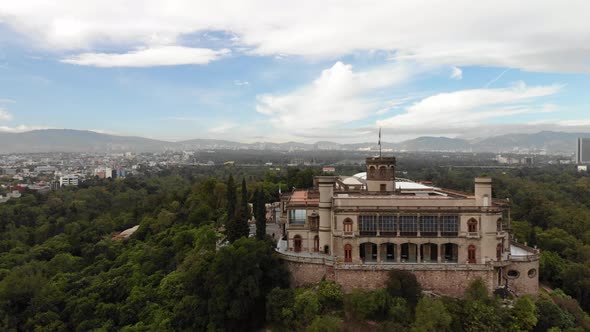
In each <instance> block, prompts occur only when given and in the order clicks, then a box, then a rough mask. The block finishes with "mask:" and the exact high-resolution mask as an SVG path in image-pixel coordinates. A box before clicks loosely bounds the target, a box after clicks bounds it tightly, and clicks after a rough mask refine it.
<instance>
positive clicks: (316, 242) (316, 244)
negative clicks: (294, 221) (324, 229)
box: [313, 235, 320, 252]
mask: <svg viewBox="0 0 590 332" xmlns="http://www.w3.org/2000/svg"><path fill="white" fill-rule="evenodd" d="M313 251H315V252H319V251H320V237H319V236H317V235H316V236H315V237H314V238H313Z"/></svg>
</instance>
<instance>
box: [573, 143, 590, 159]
mask: <svg viewBox="0 0 590 332" xmlns="http://www.w3.org/2000/svg"><path fill="white" fill-rule="evenodd" d="M576 162H577V163H578V164H588V163H590V138H582V137H580V138H578V147H577V149H576Z"/></svg>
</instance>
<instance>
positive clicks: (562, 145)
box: [0, 129, 590, 154]
mask: <svg viewBox="0 0 590 332" xmlns="http://www.w3.org/2000/svg"><path fill="white" fill-rule="evenodd" d="M578 137H590V133H565V132H552V131H542V132H538V133H535V134H507V135H500V136H494V137H488V138H481V139H472V140H466V139H460V138H448V137H431V136H425V137H418V138H415V139H411V140H407V141H403V142H399V143H388V142H383V143H382V148H383V149H392V150H393V151H448V152H495V153H498V152H514V151H518V150H520V151H523V150H529V151H541V150H544V151H546V152H547V153H566V154H570V153H574V152H575V148H576V139H577V138H578ZM221 149H232V150H236V149H250V150H273V151H291V150H309V151H311V150H361V149H364V150H377V149H378V146H377V143H376V142H372V143H355V144H340V143H335V142H327V141H322V142H316V143H314V144H307V143H298V142H287V143H268V142H259V143H239V142H233V141H225V140H214V139H193V140H187V141H181V142H166V141H161V140H154V139H148V138H143V137H135V136H115V135H107V134H100V133H96V132H93V131H85V130H71V129H46V130H33V131H28V132H24V133H0V153H33V152H127V151H129V152H162V151H170V150H221Z"/></svg>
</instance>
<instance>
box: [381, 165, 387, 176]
mask: <svg viewBox="0 0 590 332" xmlns="http://www.w3.org/2000/svg"><path fill="white" fill-rule="evenodd" d="M386 176H387V167H385V166H381V167H379V177H380V178H382V179H383V178H385V177H386Z"/></svg>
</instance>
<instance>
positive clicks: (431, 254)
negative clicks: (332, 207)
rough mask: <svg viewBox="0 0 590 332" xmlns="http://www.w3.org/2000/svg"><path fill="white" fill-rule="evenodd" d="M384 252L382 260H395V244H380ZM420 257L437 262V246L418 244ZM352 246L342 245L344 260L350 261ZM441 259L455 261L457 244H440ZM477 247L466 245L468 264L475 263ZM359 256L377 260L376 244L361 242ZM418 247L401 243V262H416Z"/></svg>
mask: <svg viewBox="0 0 590 332" xmlns="http://www.w3.org/2000/svg"><path fill="white" fill-rule="evenodd" d="M382 246H383V249H382V250H385V252H383V253H382V255H383V257H384V259H383V261H395V259H396V255H397V254H396V253H395V251H396V250H397V249H396V245H394V244H392V243H384V244H382ZM420 248H421V249H420V250H421V254H420V256H421V257H420V258H421V260H422V261H425V262H437V260H438V246H437V245H435V244H432V243H425V244H422V245H421V246H420ZM352 250H353V247H352V245H351V244H350V243H347V244H345V245H344V262H352ZM441 250H442V251H443V252H442V260H443V262H447V263H457V257H458V245H456V244H453V243H445V244H442V245H441ZM476 252H477V248H476V247H475V245H473V244H471V245H469V246H468V247H467V262H468V263H470V264H475V263H477V255H476ZM359 256H360V258H361V260H362V261H363V262H364V261H375V260H377V245H376V244H374V243H371V242H366V243H361V244H360V246H359ZM417 258H418V247H417V245H416V244H413V243H403V244H402V245H401V253H400V260H401V261H402V262H409V263H412V262H417Z"/></svg>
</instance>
